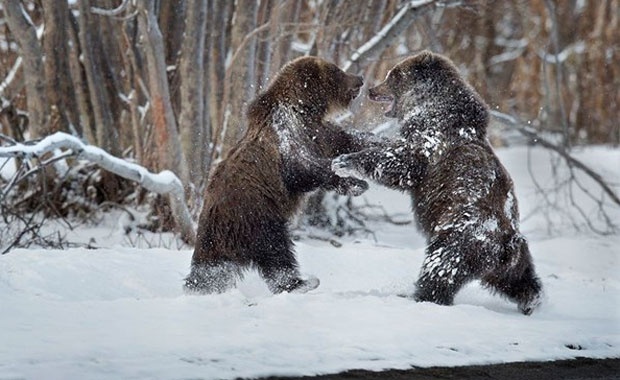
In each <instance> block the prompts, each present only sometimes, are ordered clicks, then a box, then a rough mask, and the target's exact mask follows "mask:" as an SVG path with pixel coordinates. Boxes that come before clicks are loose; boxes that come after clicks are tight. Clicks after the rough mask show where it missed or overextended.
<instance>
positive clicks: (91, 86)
mask: <svg viewBox="0 0 620 380" xmlns="http://www.w3.org/2000/svg"><path fill="white" fill-rule="evenodd" d="M78 5H79V10H80V16H79V18H78V23H79V32H78V35H79V39H80V46H81V48H82V63H83V65H84V71H85V73H86V80H87V83H88V92H89V95H90V102H91V106H92V109H93V115H94V119H95V131H96V135H95V136H96V139H97V140H96V144H97V145H98V146H100V147H101V148H103V149H105V150H107V151H109V152H111V153H112V154H115V155H116V154H118V152H119V147H118V145H117V144H113V143H112V142H113V140H114V139H113V137H114V132H113V125H112V122H113V117H112V111H111V109H110V103H109V99H108V96H107V94H106V93H105V91H104V88H103V83H104V76H103V74H102V72H101V64H100V61H98V59H97V57H96V55H95V53H94V50H93V48H94V46H95V42H94V39H95V38H94V37H93V33H95V34H96V33H97V32H98V28H97V25H96V24H95V23H94V22H92V20H91V14H90V0H80V1H79V2H78Z"/></svg>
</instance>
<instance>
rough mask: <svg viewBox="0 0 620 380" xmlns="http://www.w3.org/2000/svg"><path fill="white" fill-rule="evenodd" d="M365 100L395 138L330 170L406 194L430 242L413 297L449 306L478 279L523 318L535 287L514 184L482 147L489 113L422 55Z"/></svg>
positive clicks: (449, 70) (535, 297)
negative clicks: (380, 105)
mask: <svg viewBox="0 0 620 380" xmlns="http://www.w3.org/2000/svg"><path fill="white" fill-rule="evenodd" d="M368 96H369V98H370V99H371V100H374V101H379V102H389V103H390V108H389V110H388V111H387V113H386V116H388V117H392V118H396V119H398V123H399V126H400V138H399V139H397V140H396V141H391V142H389V143H387V144H385V146H383V147H375V148H368V149H366V150H363V151H361V152H357V153H352V154H347V155H343V156H341V157H338V158H336V159H335V160H334V161H333V163H332V169H333V170H334V171H335V172H336V173H337V174H339V175H343V176H353V177H357V178H370V179H373V180H375V181H377V182H379V183H380V184H383V185H385V186H388V187H391V188H394V189H399V190H404V191H408V192H409V193H410V194H411V198H412V206H413V210H414V215H415V216H416V220H417V223H418V225H419V227H420V229H421V230H422V231H423V232H424V233H425V235H426V237H427V243H428V246H427V248H426V256H425V259H424V262H423V264H422V269H421V272H420V275H419V278H418V281H417V284H416V285H417V286H416V291H415V294H414V298H415V299H416V300H418V301H430V302H435V303H438V304H446V305H449V304H452V302H453V299H454V296H455V294H456V293H457V292H458V290H459V289H461V287H462V286H463V285H464V284H466V283H467V282H469V281H471V280H474V279H479V280H480V281H481V282H482V284H483V285H485V286H487V287H489V288H490V289H492V290H494V291H496V292H499V293H500V294H502V295H504V296H506V297H507V298H509V299H510V300H512V301H514V302H516V303H517V304H518V307H519V310H520V311H521V312H522V313H524V314H526V315H528V314H530V313H531V312H532V311H533V310H534V308H536V307H537V306H538V304H539V303H540V294H541V283H540V280H539V279H538V278H537V276H536V274H535V272H534V265H533V263H532V258H531V256H530V252H529V249H528V244H527V242H526V240H525V238H524V237H523V236H522V235H521V233H520V232H519V213H518V209H517V200H516V197H515V194H514V188H513V183H512V180H511V178H510V176H509V174H508V172H507V171H506V169H505V168H504V167H503V166H502V164H501V163H500V161H499V159H498V158H497V156H496V155H495V153H494V152H493V149H492V148H491V146H490V145H489V143H488V141H487V139H486V129H487V125H488V123H489V111H488V106H487V105H486V104H485V102H484V101H483V100H482V98H481V97H480V96H479V95H478V94H477V93H476V91H475V90H474V89H473V88H472V87H471V86H470V85H469V84H467V83H466V82H465V81H464V79H463V78H462V77H461V76H460V75H459V72H458V70H457V69H456V67H455V66H454V64H453V63H452V62H451V61H450V60H449V59H447V58H446V57H443V56H441V55H438V54H433V53H431V52H428V51H424V52H421V53H419V54H417V55H415V56H412V57H409V58H407V59H405V60H404V61H402V62H400V63H399V64H397V65H396V66H395V67H394V68H392V69H391V70H390V72H389V73H388V74H387V77H386V79H385V81H384V82H382V83H381V84H379V85H378V86H376V87H374V88H371V89H370V90H369V92H368Z"/></svg>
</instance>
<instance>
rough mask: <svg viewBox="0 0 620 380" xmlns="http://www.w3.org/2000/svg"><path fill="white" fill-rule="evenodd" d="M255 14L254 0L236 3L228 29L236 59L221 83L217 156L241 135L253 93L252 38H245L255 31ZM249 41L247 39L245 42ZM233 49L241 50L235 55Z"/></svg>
mask: <svg viewBox="0 0 620 380" xmlns="http://www.w3.org/2000/svg"><path fill="white" fill-rule="evenodd" d="M257 14H258V2H257V1H256V0H238V1H237V2H236V8H235V14H234V16H233V24H232V30H231V43H230V49H231V50H230V51H231V52H233V54H232V56H236V59H233V60H232V61H231V62H229V63H228V66H227V68H226V77H225V78H226V79H225V80H224V107H225V108H224V115H223V120H222V122H221V125H222V129H221V131H220V133H219V138H221V140H220V144H219V145H220V147H221V156H222V157H225V156H226V153H227V152H228V150H229V149H230V147H231V146H232V145H233V144H234V143H235V142H237V140H238V139H239V137H241V134H242V133H243V129H244V126H243V120H244V118H245V111H246V109H247V104H248V103H249V102H250V101H251V99H252V98H253V97H254V94H255V93H256V89H255V86H254V83H255V82H256V81H255V78H256V73H255V64H256V62H255V58H256V38H255V37H253V36H248V35H249V34H250V33H251V32H252V31H253V30H254V29H255V28H256V21H257ZM247 38H249V40H247ZM237 49H241V50H240V51H239V52H237Z"/></svg>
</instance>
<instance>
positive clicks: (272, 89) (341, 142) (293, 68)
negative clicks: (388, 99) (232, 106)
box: [185, 57, 373, 293]
mask: <svg viewBox="0 0 620 380" xmlns="http://www.w3.org/2000/svg"><path fill="white" fill-rule="evenodd" d="M362 85H363V80H362V78H361V77H360V76H356V75H351V74H347V73H345V72H344V71H342V70H340V69H339V68H338V67H337V66H336V65H334V64H332V63H329V62H327V61H325V60H323V59H320V58H317V57H302V58H298V59H296V60H294V61H292V62H290V63H288V64H287V65H285V66H284V67H283V68H282V69H281V71H280V72H279V73H278V75H277V76H276V77H275V78H274V80H273V81H272V83H271V84H270V86H269V87H268V88H267V90H266V91H264V92H263V93H261V94H259V95H258V96H257V98H256V99H255V100H254V101H253V102H252V103H251V104H250V105H249V107H248V112H247V125H246V132H245V134H244V136H243V137H242V138H241V139H240V141H239V142H238V143H237V144H236V146H235V147H234V148H233V149H231V151H230V152H229V153H228V155H227V156H226V158H225V159H224V160H223V161H222V162H221V163H219V165H218V166H217V168H216V169H215V170H214V172H213V174H212V175H211V178H210V179H209V182H208V184H207V188H206V192H205V201H204V205H203V209H202V212H201V215H200V219H199V225H198V232H197V241H196V246H195V249H194V254H193V257H192V262H191V272H190V274H189V275H188V276H187V278H186V279H185V289H186V290H187V291H189V292H197V293H221V292H224V291H226V290H228V289H230V288H232V287H234V286H235V283H236V280H237V279H238V278H241V277H243V274H244V271H245V270H246V269H256V270H258V272H259V274H260V275H261V276H262V277H263V278H264V279H265V281H266V283H267V285H268V287H269V289H270V290H271V291H272V292H274V293H279V292H283V291H287V292H290V291H297V292H305V291H308V290H311V289H314V288H316V287H317V286H318V284H319V281H318V279H316V278H310V279H306V280H304V279H302V278H301V277H300V273H299V271H298V264H297V260H296V258H295V254H294V252H293V242H292V240H291V237H290V235H289V231H288V222H289V220H290V219H291V217H293V216H294V214H295V212H296V211H297V209H298V208H299V206H300V203H301V201H302V197H303V195H304V194H305V193H307V192H310V191H313V190H315V189H318V188H322V189H326V190H335V191H336V192H337V193H339V194H346V195H359V194H361V193H363V192H364V191H365V190H366V189H367V188H368V184H367V183H366V182H365V181H363V180H359V179H355V178H341V177H339V176H336V175H335V174H334V173H333V172H332V171H331V160H332V159H333V158H335V157H337V156H338V155H340V154H344V153H349V152H354V151H358V150H360V149H363V148H366V147H368V146H370V145H368V144H369V141H372V140H373V139H372V138H368V137H367V136H366V135H370V134H364V133H362V132H356V131H354V130H345V129H343V128H341V127H340V126H338V125H336V124H334V123H332V122H329V121H327V118H328V117H329V116H330V115H333V114H334V113H335V112H342V111H343V110H345V109H347V107H348V106H349V104H350V102H351V101H352V100H353V99H354V98H355V97H357V96H358V94H359V92H360V89H361V87H362Z"/></svg>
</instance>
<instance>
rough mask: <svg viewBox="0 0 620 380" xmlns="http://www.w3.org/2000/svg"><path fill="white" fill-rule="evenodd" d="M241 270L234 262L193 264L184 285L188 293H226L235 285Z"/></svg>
mask: <svg viewBox="0 0 620 380" xmlns="http://www.w3.org/2000/svg"><path fill="white" fill-rule="evenodd" d="M239 275H240V270H239V268H237V266H236V265H235V264H232V263H226V262H222V263H218V264H206V265H205V264H192V269H191V271H190V273H189V275H188V276H187V277H186V278H185V285H184V286H183V287H184V289H185V291H186V292H187V293H197V294H212V293H224V292H226V291H228V290H230V289H232V288H233V287H235V283H236V280H237V277H239Z"/></svg>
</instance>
